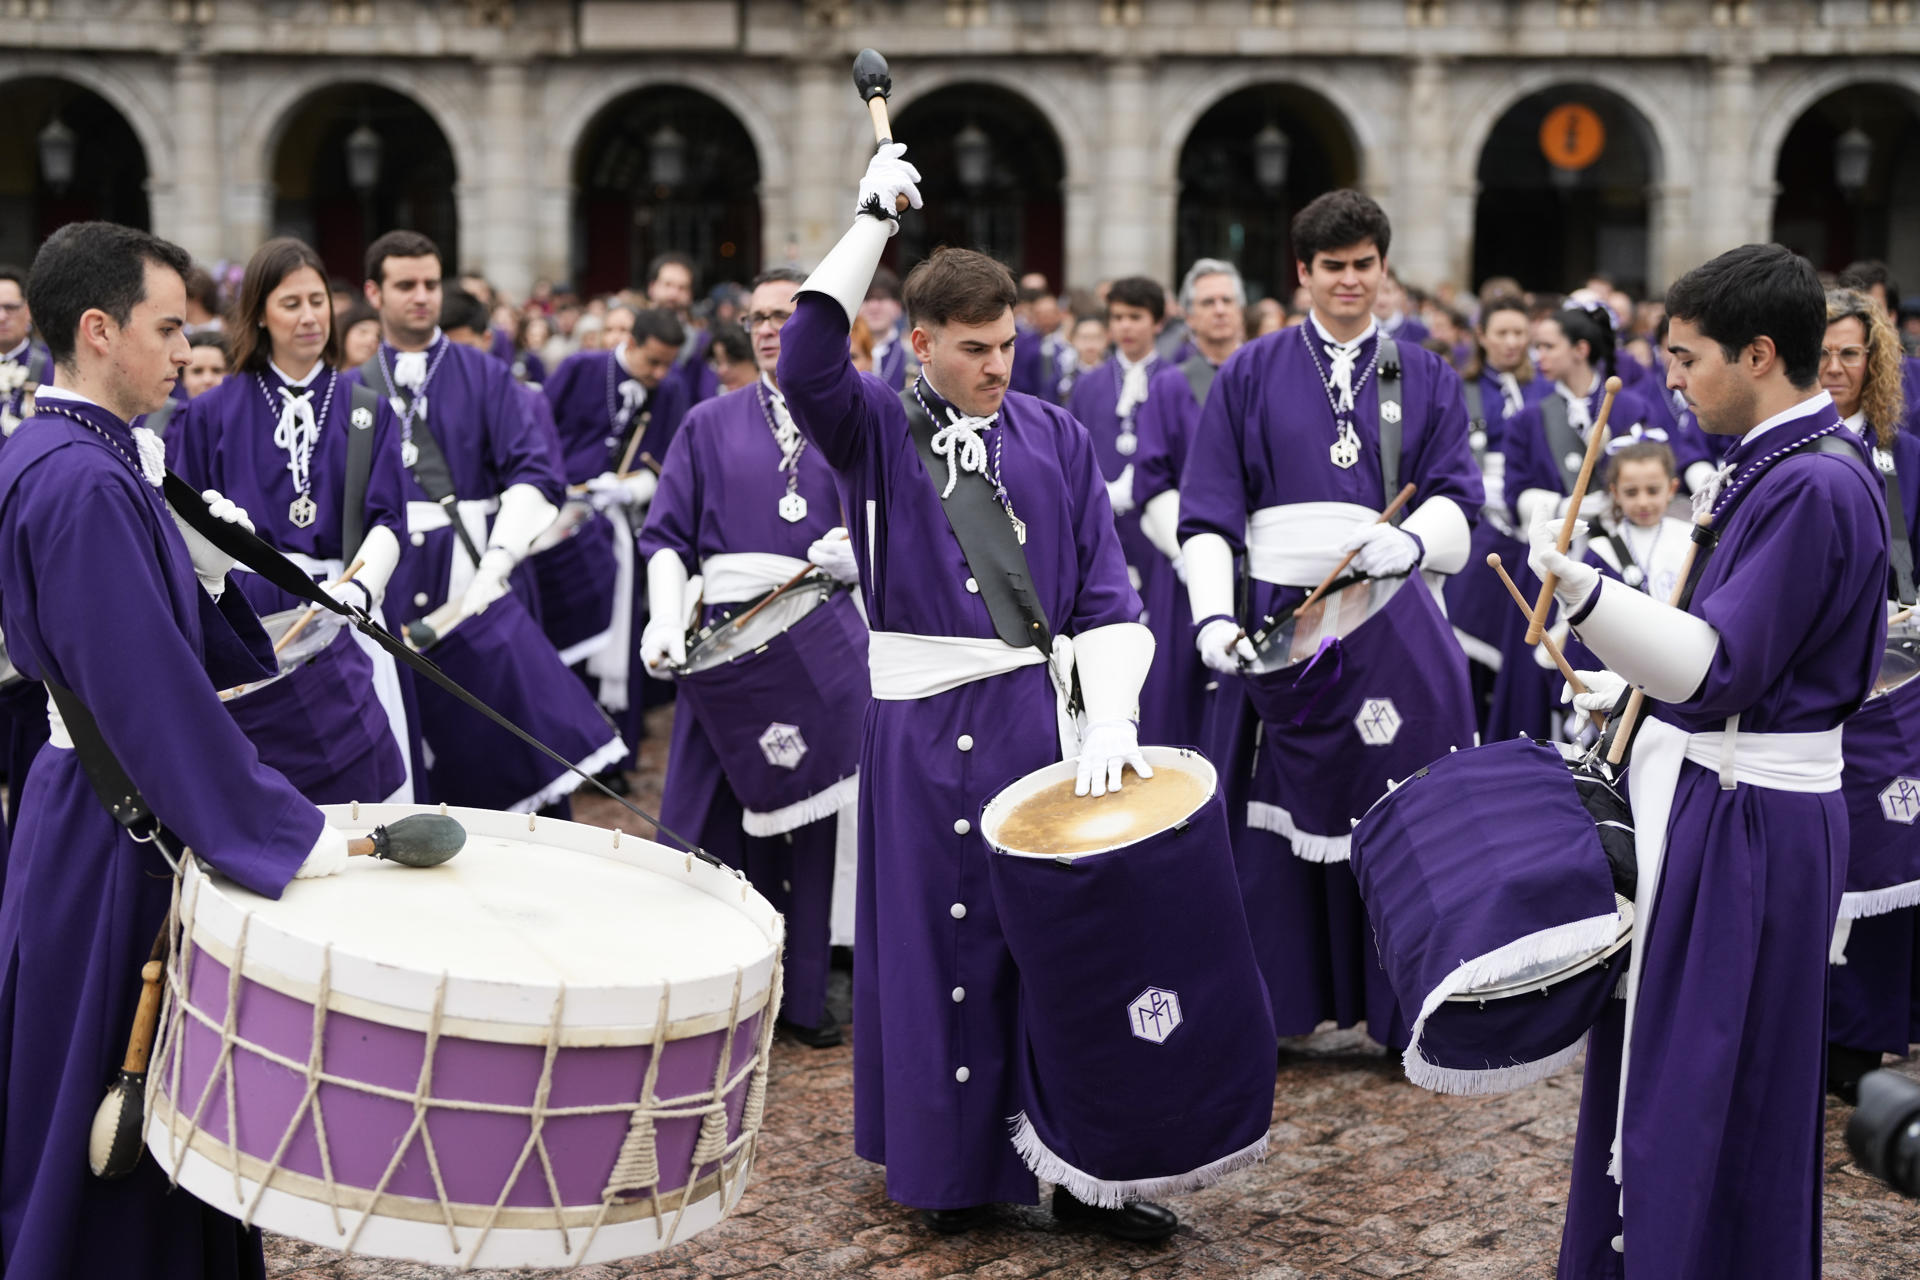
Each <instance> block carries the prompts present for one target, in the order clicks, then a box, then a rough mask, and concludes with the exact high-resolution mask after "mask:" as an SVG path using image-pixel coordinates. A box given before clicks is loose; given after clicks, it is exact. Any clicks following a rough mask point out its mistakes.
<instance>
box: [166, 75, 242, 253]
mask: <svg viewBox="0 0 1920 1280" xmlns="http://www.w3.org/2000/svg"><path fill="white" fill-rule="evenodd" d="M216 111H217V108H216V106H215V90H214V84H213V67H212V66H211V65H210V64H209V63H208V61H207V59H206V58H205V57H203V56H202V55H201V54H199V53H183V54H181V55H180V57H179V58H178V60H176V61H175V63H174V67H173V129H174V140H175V141H174V154H175V164H174V172H173V173H172V174H171V175H169V176H170V177H171V179H172V185H173V190H174V199H173V211H172V217H171V218H170V219H169V221H170V223H171V226H170V227H168V228H167V229H166V230H164V231H162V233H161V234H163V235H166V236H167V237H168V238H169V239H171V240H174V241H176V242H177V243H178V244H179V245H180V246H181V247H182V248H183V249H185V250H186V251H187V252H188V253H191V254H192V255H193V256H194V257H195V258H196V259H197V260H199V261H201V262H207V263H211V262H214V261H217V260H218V259H219V258H221V257H222V256H223V255H225V254H227V253H228V252H229V251H231V253H232V254H233V256H240V257H244V256H245V255H246V254H247V253H250V252H252V249H253V247H254V246H253V245H244V246H243V245H237V244H235V245H229V244H227V243H226V241H225V238H224V237H223V236H222V234H221V230H222V229H221V217H220V214H221V209H220V192H221V188H222V176H223V175H222V174H221V163H220V158H221V152H220V132H219V117H218V115H217V114H216Z"/></svg>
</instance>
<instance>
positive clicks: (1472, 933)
mask: <svg viewBox="0 0 1920 1280" xmlns="http://www.w3.org/2000/svg"><path fill="white" fill-rule="evenodd" d="M1583 790H1584V792H1585V794H1583ZM1603 833H1604V835H1605V837H1606V842H1607V843H1611V844H1612V845H1613V846H1614V848H1613V849H1612V850H1611V851H1609V850H1608V849H1607V848H1606V847H1605V844H1604V843H1603V839H1602V837H1603ZM1632 840H1633V831H1632V826H1631V820H1630V817H1629V816H1628V812H1627V808H1626V801H1625V799H1624V798H1623V797H1621V796H1620V795H1619V793H1618V791H1616V790H1614V789H1612V787H1611V786H1610V784H1609V783H1607V781H1606V779H1605V778H1604V777H1602V776H1599V775H1595V774H1591V773H1589V774H1587V775H1586V777H1585V779H1584V781H1583V780H1580V779H1577V778H1576V776H1575V774H1574V773H1573V772H1572V771H1571V770H1570V768H1569V762H1568V761H1567V760H1566V759H1565V758H1563V756H1562V755H1561V753H1560V752H1559V751H1557V750H1556V749H1555V748H1553V747H1551V746H1548V745H1546V744H1543V743H1538V742H1533V741H1530V740H1527V739H1522V738H1516V739H1510V740H1508V741H1506V742H1496V743H1493V744H1491V745H1489V746H1484V747H1477V748H1475V749H1473V750H1471V751H1461V752H1458V753H1456V754H1453V755H1449V756H1445V757H1443V758H1442V759H1440V760H1439V761H1437V762H1436V763H1435V764H1433V765H1432V766H1431V767H1430V768H1427V769H1424V770H1421V771H1420V772H1419V773H1417V774H1416V775H1415V776H1414V777H1412V778H1410V779H1408V780H1407V781H1406V782H1405V783H1404V784H1402V785H1401V786H1400V787H1399V788H1398V789H1396V790H1395V791H1393V792H1392V793H1390V794H1389V795H1387V796H1385V797H1383V798H1382V799H1381V800H1380V802H1379V803H1378V804H1376V805H1374V806H1373V808H1372V809H1371V810H1369V811H1368V813H1367V816H1366V817H1365V818H1364V819H1363V820H1362V821H1361V823H1360V825H1359V827H1358V828H1356V829H1355V831H1354V834H1353V871H1354V875H1355V876H1356V877H1357V878H1358V880H1359V883H1360V896H1361V897H1362V898H1363V899H1364V900H1365V902H1366V904H1367V915H1368V917H1369V918H1370V919H1371V921H1372V923H1373V932H1374V938H1375V940H1376V942H1377V944H1378V946H1379V949H1380V959H1381V963H1382V965H1383V966H1384V967H1385V969H1386V972H1387V978H1388V981H1389V982H1390V983H1391V984H1392V986H1393V991H1394V995H1395V998H1396V999H1398V1001H1399V1002H1400V1007H1401V1008H1403V1009H1408V1010H1414V1011H1417V1013H1416V1017H1415V1019H1414V1023H1413V1030H1412V1035H1411V1041H1410V1043H1409V1044H1408V1046H1407V1050H1406V1053H1405V1055H1404V1063H1405V1066H1406V1072H1407V1078H1408V1079H1409V1080H1411V1081H1413V1083H1415V1084H1417V1085H1421V1086H1423V1087H1425V1088H1428V1089H1433V1090H1436V1091H1437V1092H1440V1093H1496V1092H1499V1091H1501V1090H1505V1089H1516V1088H1519V1087H1521V1086H1522V1085H1525V1084H1530V1083H1532V1082H1533V1081H1535V1080H1540V1079H1544V1078H1545V1077H1547V1076H1549V1075H1551V1074H1553V1073H1554V1072H1555V1071H1558V1070H1559V1069H1560V1068H1561V1067H1563V1066H1565V1065H1566V1064H1567V1063H1568V1062H1570V1061H1572V1059H1573V1057H1574V1055H1575V1054H1576V1053H1578V1052H1579V1050H1580V1046H1581V1044H1582V1042H1583V1041H1584V1040H1585V1039H1586V1034H1587V1032H1588V1030H1589V1029H1591V1028H1592V1026H1593V1024H1594V1023H1595V1022H1596V1021H1598V1020H1599V1017H1600V1014H1601V1013H1602V1012H1603V1011H1604V1010H1605V1008H1606V1003H1607V1001H1608V1000H1609V999H1610V998H1611V997H1612V995H1613V993H1614V990H1615V988H1616V987H1617V986H1618V985H1619V981H1620V976H1621V974H1622V973H1623V972H1624V971H1625V968H1626V962H1627V954H1626V953H1627V947H1628V944H1629V943H1630V941H1631V939H1632V930H1633V902H1632V900H1631V895H1632V892H1633V886H1632V884H1631V883H1630V882H1628V883H1623V882H1622V876H1624V874H1625V870H1626V867H1627V866H1630V865H1631V858H1632ZM1610 853H1611V856H1610ZM1622 864H1625V865H1622ZM1616 866H1620V868H1621V870H1620V873H1619V874H1616V873H1615V870H1614V868H1615V867H1616Z"/></svg>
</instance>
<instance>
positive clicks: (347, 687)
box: [227, 628, 407, 804]
mask: <svg viewBox="0 0 1920 1280" xmlns="http://www.w3.org/2000/svg"><path fill="white" fill-rule="evenodd" d="M227 711H228V713H229V714H230V715H232V716H233V719H234V723H236V724H238V725H239V726H240V728H241V729H242V730H244V731H245V732H246V735H247V737H248V738H249V739H251V740H252V742H253V745H254V747H255V749H256V750H258V751H259V752H260V759H261V761H262V763H265V764H267V765H270V766H272V767H273V768H275V769H278V770H279V771H280V772H281V773H284V774H286V775H287V781H289V782H291V783H292V784H293V785H294V786H295V787H298V788H299V790H300V794H301V795H303V796H305V797H306V798H307V799H309V800H311V801H313V803H315V804H346V803H349V802H351V801H354V800H360V801H365V802H367V803H370V804H377V803H379V802H380V801H382V800H385V799H386V798H387V797H388V796H390V795H392V794H393V793H394V790H395V789H396V788H398V787H399V785H400V784H401V783H402V782H405V781H406V777H407V762H406V759H405V758H404V757H403V756H401V754H400V744H399V743H398V742H396V741H395V740H394V736H393V728H392V725H391V723H390V722H389V721H388V719H387V711H386V708H385V707H383V706H381V705H380V698H379V696H378V695H377V694H376V693H375V692H374V686H373V659H372V658H370V657H368V656H367V653H366V650H364V649H362V648H361V647H360V646H359V645H358V644H357V643H355V641H354V638H353V633H352V632H351V631H350V630H348V629H346V628H342V629H341V630H340V632H339V633H338V634H337V635H335V636H334V638H333V642H332V643H331V644H329V645H328V646H327V647H326V648H325V649H322V650H321V651H320V652H319V653H318V654H316V655H315V656H314V657H313V659H312V660H311V661H309V662H306V663H303V664H302V665H300V666H298V667H295V668H294V669H293V670H292V671H289V672H287V673H286V674H285V675H283V676H281V677H280V678H279V679H278V680H275V681H273V682H272V683H271V684H266V685H262V686H260V687H259V688H257V689H251V690H249V691H247V692H246V693H243V694H240V695H239V696H237V697H234V698H231V699H229V700H228V702H227Z"/></svg>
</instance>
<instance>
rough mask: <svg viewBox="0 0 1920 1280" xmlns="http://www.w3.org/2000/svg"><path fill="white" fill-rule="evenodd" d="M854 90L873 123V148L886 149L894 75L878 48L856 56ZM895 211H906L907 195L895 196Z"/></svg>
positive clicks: (890, 133)
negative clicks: (864, 105)
mask: <svg viewBox="0 0 1920 1280" xmlns="http://www.w3.org/2000/svg"><path fill="white" fill-rule="evenodd" d="M853 87H854V88H855V89H857V90H859V91H860V98H861V100H862V101H863V102H865V103H866V104H867V115H868V116H869V117H870V118H871V119H872V120H873V141H874V145H875V146H880V147H884V146H886V145H887V144H888V143H889V142H892V141H893V121H892V120H891V119H890V118H889V116H888V114H887V98H888V96H889V95H891V94H892V93H893V74H892V72H890V71H888V70H887V60H886V59H885V58H883V57H881V56H880V53H879V51H878V50H877V49H862V50H861V51H860V52H859V54H858V55H857V56H855V58H854V60H853ZM893 211H894V212H895V213H905V212H906V211H907V198H906V196H904V195H899V196H895V197H894V200H893Z"/></svg>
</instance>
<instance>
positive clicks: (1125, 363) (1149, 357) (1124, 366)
mask: <svg viewBox="0 0 1920 1280" xmlns="http://www.w3.org/2000/svg"><path fill="white" fill-rule="evenodd" d="M1159 354H1160V353H1159V352H1158V351H1156V350H1155V349H1153V348H1152V347H1148V348H1147V354H1145V355H1144V356H1141V357H1140V358H1139V359H1138V360H1129V359H1127V353H1126V352H1124V351H1122V350H1121V349H1120V348H1118V347H1115V348H1114V349H1113V358H1114V359H1115V360H1118V361H1119V362H1120V372H1122V373H1125V372H1126V371H1127V370H1129V369H1133V368H1136V367H1138V366H1140V365H1143V364H1152V363H1153V361H1154V357H1156V356H1158V355H1159Z"/></svg>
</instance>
